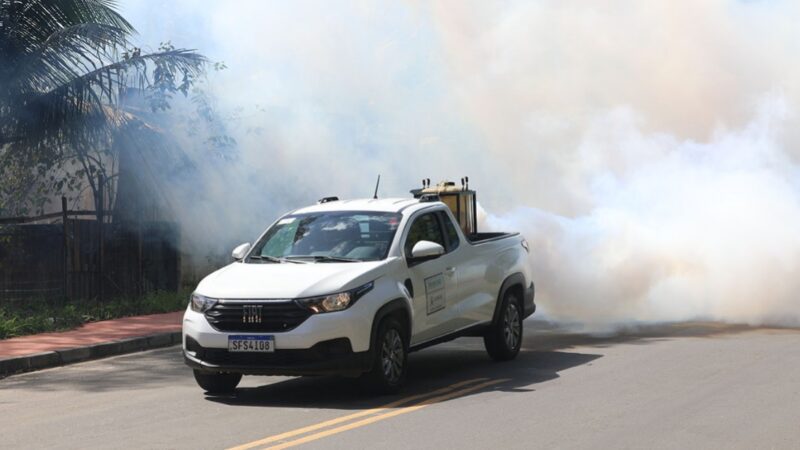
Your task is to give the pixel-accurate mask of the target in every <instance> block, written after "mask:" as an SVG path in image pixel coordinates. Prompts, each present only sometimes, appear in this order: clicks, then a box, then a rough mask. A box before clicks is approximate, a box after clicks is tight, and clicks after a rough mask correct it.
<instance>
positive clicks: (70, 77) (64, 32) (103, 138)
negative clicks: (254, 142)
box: [0, 0, 206, 210]
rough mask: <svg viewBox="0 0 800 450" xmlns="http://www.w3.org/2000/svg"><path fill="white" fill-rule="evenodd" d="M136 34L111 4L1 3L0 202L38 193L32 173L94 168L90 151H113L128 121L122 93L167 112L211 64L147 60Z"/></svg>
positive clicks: (184, 56)
mask: <svg viewBox="0 0 800 450" xmlns="http://www.w3.org/2000/svg"><path fill="white" fill-rule="evenodd" d="M133 33H135V30H134V28H133V26H131V24H130V23H128V22H127V21H126V20H125V19H124V18H123V17H122V16H121V15H120V14H119V13H118V12H117V11H116V10H115V2H114V1H112V0H0V175H2V176H3V177H4V178H5V180H6V181H7V183H6V186H1V187H0V189H4V190H5V191H0V200H3V197H4V196H5V197H6V199H7V198H8V196H14V195H16V196H18V197H19V196H22V197H24V196H25V195H26V194H27V193H28V192H26V189H27V190H28V191H29V190H30V189H32V186H34V185H36V184H37V183H34V182H33V180H32V178H35V177H31V172H33V173H38V174H39V175H40V176H41V175H43V174H44V173H45V172H47V171H48V170H49V169H50V168H52V167H53V166H54V165H57V164H59V163H60V162H62V161H63V160H64V159H65V158H72V159H76V156H77V160H78V161H79V162H80V163H81V164H83V165H84V169H89V168H90V167H88V165H87V161H86V159H85V158H82V155H84V156H85V155H87V149H90V148H92V147H97V146H104V145H106V146H108V142H109V139H110V138H111V136H112V135H113V133H114V130H116V129H118V128H119V127H120V126H121V125H123V124H124V123H125V122H126V121H128V120H130V119H131V116H130V114H129V113H125V112H123V111H122V110H121V109H120V108H118V105H119V99H120V94H121V92H122V91H123V90H124V89H125V88H128V87H136V88H138V89H141V90H145V91H147V92H148V93H149V97H150V98H151V100H152V101H151V105H152V107H153V108H154V109H166V108H167V107H168V103H167V102H166V100H167V99H168V98H169V96H170V95H171V94H172V93H174V92H177V91H182V92H183V93H184V94H185V93H186V92H187V91H188V89H189V88H190V86H191V85H192V83H193V81H194V79H195V78H196V76H197V75H199V74H200V73H201V72H202V70H203V68H204V64H205V62H206V59H205V58H204V57H203V56H202V55H200V54H198V53H196V52H195V51H193V50H186V49H175V48H173V47H172V46H170V45H162V46H161V47H160V48H159V49H158V50H157V51H155V52H151V53H143V52H142V51H141V50H140V49H137V48H133V47H132V45H131V43H130V37H131V35H132V34H133ZM87 172H89V171H88V170H87ZM89 182H90V184H91V183H93V180H92V178H91V177H89ZM40 184H41V183H39V185H40ZM62 184H63V183H62ZM92 189H93V190H95V187H94V186H92ZM0 203H2V201H0ZM2 209H3V205H2V204H0V210H2ZM6 209H8V208H6Z"/></svg>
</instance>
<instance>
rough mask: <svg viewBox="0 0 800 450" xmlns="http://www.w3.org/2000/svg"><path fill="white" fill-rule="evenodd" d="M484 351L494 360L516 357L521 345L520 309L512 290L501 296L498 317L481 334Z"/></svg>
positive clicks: (506, 359)
mask: <svg viewBox="0 0 800 450" xmlns="http://www.w3.org/2000/svg"><path fill="white" fill-rule="evenodd" d="M483 344H484V346H486V352H487V353H489V356H490V357H491V358H492V359H494V360H495V361H508V360H512V359H514V358H516V357H517V354H518V353H519V349H520V347H522V310H521V309H520V301H519V299H518V298H517V297H516V295H514V293H513V292H508V293H507V294H506V295H505V296H504V297H503V304H502V305H500V317H498V318H497V322H496V323H494V324H492V326H491V328H490V329H489V330H488V331H487V332H486V334H485V335H484V336H483Z"/></svg>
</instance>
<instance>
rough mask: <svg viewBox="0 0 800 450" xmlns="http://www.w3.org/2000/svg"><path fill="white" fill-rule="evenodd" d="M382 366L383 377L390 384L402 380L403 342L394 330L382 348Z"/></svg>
mask: <svg viewBox="0 0 800 450" xmlns="http://www.w3.org/2000/svg"><path fill="white" fill-rule="evenodd" d="M381 364H382V366H383V375H384V377H386V379H387V380H388V381H389V382H392V383H395V382H397V381H398V380H400V376H401V375H402V373H403V340H402V338H400V333H398V332H397V330H395V329H394V328H391V329H389V330H388V331H387V332H386V334H385V335H384V338H383V345H382V346H381Z"/></svg>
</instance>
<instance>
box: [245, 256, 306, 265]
mask: <svg viewBox="0 0 800 450" xmlns="http://www.w3.org/2000/svg"><path fill="white" fill-rule="evenodd" d="M250 259H258V260H262V261H269V262H271V263H278V264H280V263H285V262H290V263H292V264H307V263H306V262H305V261H297V260H294V261H292V260H289V259H286V258H276V257H274V256H269V255H253V256H251V257H250Z"/></svg>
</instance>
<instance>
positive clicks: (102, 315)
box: [0, 291, 189, 339]
mask: <svg viewBox="0 0 800 450" xmlns="http://www.w3.org/2000/svg"><path fill="white" fill-rule="evenodd" d="M188 299H189V291H180V292H153V293H150V294H146V295H144V296H142V297H139V298H116V299H110V300H107V301H105V302H102V303H100V302H97V301H95V300H75V301H70V302H68V303H64V302H52V301H47V300H41V299H30V300H26V301H24V302H21V301H20V302H14V303H10V304H5V305H0V339H7V338H11V337H15V336H24V335H28V334H36V333H45V332H49V331H63V330H70V329H73V328H77V327H79V326H81V325H82V324H84V323H87V322H96V321H98V320H108V319H117V318H120V317H128V316H138V315H142V314H157V313H165V312H173V311H180V310H182V309H184V308H186V304H187V303H188Z"/></svg>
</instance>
